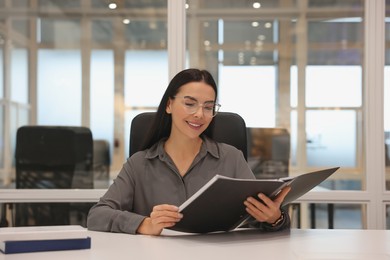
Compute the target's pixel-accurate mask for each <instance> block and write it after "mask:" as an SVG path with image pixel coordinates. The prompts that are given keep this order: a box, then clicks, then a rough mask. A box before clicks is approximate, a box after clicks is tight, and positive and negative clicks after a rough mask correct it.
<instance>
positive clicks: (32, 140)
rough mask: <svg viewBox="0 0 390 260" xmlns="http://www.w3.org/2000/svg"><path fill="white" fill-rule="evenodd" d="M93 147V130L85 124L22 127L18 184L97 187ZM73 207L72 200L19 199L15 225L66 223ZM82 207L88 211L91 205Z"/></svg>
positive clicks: (17, 155) (20, 186) (26, 186)
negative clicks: (94, 174) (63, 201)
mask: <svg viewBox="0 0 390 260" xmlns="http://www.w3.org/2000/svg"><path fill="white" fill-rule="evenodd" d="M92 147H93V143H92V133H91V131H90V130H89V129H88V128H85V127H63V126H23V127H20V128H19V129H18V131H17V136H16V151H15V159H16V161H15V164H16V188H17V189H70V188H80V189H83V188H89V189H90V188H93V171H92V165H93V164H92V163H93V150H92V149H93V148H92ZM77 207H80V205H77V206H76V208H77ZM71 209H72V204H71V203H32V204H24V203H17V204H15V212H14V225H15V226H29V225H66V224H69V223H70V210H71ZM78 210H79V211H80V210H84V211H86V212H85V214H87V213H88V210H89V208H85V209H82V208H78Z"/></svg>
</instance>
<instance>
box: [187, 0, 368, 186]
mask: <svg viewBox="0 0 390 260" xmlns="http://www.w3.org/2000/svg"><path fill="white" fill-rule="evenodd" d="M340 8H341V9H342V10H343V11H340V12H335V10H340ZM280 10H283V12H280ZM363 10H364V4H363V1H259V2H256V1H255V2H253V3H252V2H245V1H229V4H227V3H226V1H206V0H196V1H195V0H188V1H187V9H186V12H187V31H190V32H191V33H189V34H188V35H187V54H188V55H187V64H188V67H198V66H200V67H205V68H206V69H208V70H209V71H211V72H212V74H213V76H214V77H215V78H216V80H217V81H218V82H217V83H218V86H219V102H220V103H221V104H222V107H221V111H230V112H236V113H238V114H240V115H241V116H243V118H244V120H245V122H246V123H247V125H248V127H258V128H283V129H287V131H288V132H289V133H290V135H291V138H290V142H291V160H290V169H289V174H290V175H295V174H301V173H304V172H308V171H311V170H315V169H320V168H324V167H335V166H340V167H341V169H340V170H339V171H338V172H337V173H336V174H335V175H334V177H333V178H332V180H331V182H333V183H332V184H326V185H325V184H323V186H324V187H325V186H326V187H327V188H328V189H330V190H335V189H346V190H355V189H358V190H361V189H364V188H363V187H364V186H365V185H364V183H362V182H363V178H362V177H363V172H362V171H363V168H362V165H361V162H362V161H363V158H364V157H363V156H364V151H363V148H362V144H363V140H362V136H363V135H362V129H363V124H364V118H362V105H363V101H362V100H363V86H362V85H363V84H362V82H363V79H362V78H363V76H362V75H363V72H362V71H363V69H362V62H363V60H362V53H363V33H364V28H363ZM346 97H347V98H346ZM341 183H342V184H341Z"/></svg>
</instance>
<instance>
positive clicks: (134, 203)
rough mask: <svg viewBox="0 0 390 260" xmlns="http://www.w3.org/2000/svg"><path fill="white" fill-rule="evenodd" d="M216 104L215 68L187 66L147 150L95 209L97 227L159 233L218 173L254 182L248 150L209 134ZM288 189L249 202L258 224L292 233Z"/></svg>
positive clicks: (92, 220)
mask: <svg viewBox="0 0 390 260" xmlns="http://www.w3.org/2000/svg"><path fill="white" fill-rule="evenodd" d="M216 100H217V86H216V83H215V81H214V79H213V78H212V76H211V74H210V73H209V72H208V71H205V70H198V69H187V70H183V71H181V72H179V73H178V74H177V75H176V76H175V77H174V78H173V79H172V80H171V82H170V83H169V85H168V88H167V89H166V91H165V93H164V95H163V97H162V100H161V102H160V105H159V107H158V110H157V113H156V116H155V118H154V122H153V123H152V127H151V132H150V134H149V137H148V138H147V142H146V145H145V146H144V147H143V150H142V151H140V152H137V153H135V154H133V155H132V156H131V157H130V158H129V159H128V160H127V161H126V163H125V164H124V165H123V168H122V170H121V171H120V173H119V175H118V177H117V179H116V180H115V181H114V183H113V184H112V185H111V186H110V187H109V189H108V191H107V193H106V194H105V195H104V196H103V197H102V198H101V199H100V201H99V202H98V203H97V204H96V205H95V206H94V207H93V208H92V209H91V210H90V212H89V216H88V222H87V223H88V228H89V229H91V230H98V231H110V232H122V233H130V234H136V233H139V234H149V235H159V234H160V233H161V232H162V230H163V229H164V228H170V227H173V226H174V225H175V224H176V223H177V222H179V221H180V220H181V219H182V218H183V217H185V216H183V215H182V214H181V213H180V212H179V208H178V206H179V205H181V204H182V203H183V202H184V201H185V200H187V199H188V198H189V197H190V196H191V195H193V194H194V193H195V192H197V191H198V190H199V189H200V188H201V187H202V186H204V185H205V184H206V183H207V182H208V181H209V180H210V179H211V178H213V177H214V176H215V175H216V174H217V173H218V174H223V175H225V176H228V177H233V178H241V179H254V175H253V173H252V171H251V170H250V168H249V166H248V164H247V162H246V160H245V159H244V156H243V154H242V152H241V151H239V150H238V149H237V148H235V147H233V146H230V145H227V144H224V143H218V142H216V141H214V140H212V139H211V138H209V137H207V136H206V135H204V134H203V133H204V131H205V130H206V129H207V128H208V126H209V125H210V123H211V121H212V120H213V117H214V116H215V115H216V113H217V112H218V109H219V107H220V105H219V104H217V103H216ZM287 192H288V189H285V190H284V191H283V192H281V193H280V195H278V196H277V197H276V198H275V199H274V200H273V201H272V200H271V199H269V198H267V197H262V201H263V203H260V202H259V201H258V200H256V199H253V198H248V199H247V200H245V201H243V202H242V203H244V204H245V205H246V209H247V211H248V213H249V214H250V215H251V216H252V217H253V221H252V223H251V225H252V226H253V227H257V228H260V229H262V230H273V231H276V230H281V229H284V228H288V227H289V226H290V221H289V216H288V214H286V213H284V212H282V210H281V203H282V202H283V200H284V197H285V196H286V194H287ZM259 196H260V195H259Z"/></svg>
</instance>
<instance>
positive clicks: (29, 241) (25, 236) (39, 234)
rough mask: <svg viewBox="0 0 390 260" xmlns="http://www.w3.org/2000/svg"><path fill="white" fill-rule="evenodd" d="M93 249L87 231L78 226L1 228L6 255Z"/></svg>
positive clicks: (0, 248) (1, 244)
mask: <svg viewBox="0 0 390 260" xmlns="http://www.w3.org/2000/svg"><path fill="white" fill-rule="evenodd" d="M89 248H91V238H90V237H89V236H88V235H87V230H86V229H85V228H83V227H81V226H78V225H69V226H31V227H6V228H0V251H1V252H2V253H4V254H15V253H29V252H43V251H58V250H76V249H77V250H78V249H89Z"/></svg>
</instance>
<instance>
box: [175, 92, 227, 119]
mask: <svg viewBox="0 0 390 260" xmlns="http://www.w3.org/2000/svg"><path fill="white" fill-rule="evenodd" d="M173 98H174V99H175V98H181V101H182V102H181V103H182V105H183V106H184V107H185V108H186V112H187V114H189V115H193V114H195V113H196V112H198V110H199V108H200V107H202V112H203V114H204V115H207V116H210V117H215V116H216V115H217V114H218V111H219V109H220V108H221V105H220V104H218V103H217V102H215V101H206V102H204V103H199V101H198V100H197V99H196V98H194V97H191V96H179V95H176V96H173ZM186 98H188V99H190V100H192V101H194V102H196V108H190V107H188V106H187V105H186V104H185V99H186ZM211 103H213V104H214V105H213V113H212V114H211V115H209V114H208V110H206V111H205V110H204V106H205V105H207V104H211ZM189 109H190V110H192V109H193V110H194V111H193V112H189V111H188V110H189Z"/></svg>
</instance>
